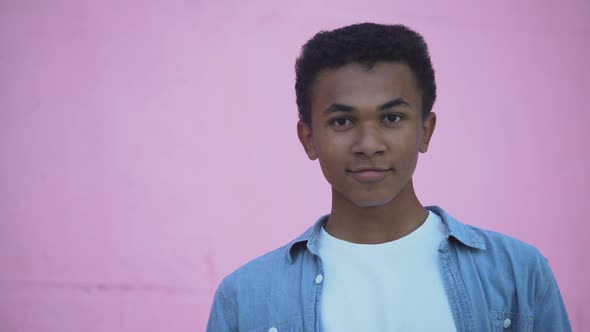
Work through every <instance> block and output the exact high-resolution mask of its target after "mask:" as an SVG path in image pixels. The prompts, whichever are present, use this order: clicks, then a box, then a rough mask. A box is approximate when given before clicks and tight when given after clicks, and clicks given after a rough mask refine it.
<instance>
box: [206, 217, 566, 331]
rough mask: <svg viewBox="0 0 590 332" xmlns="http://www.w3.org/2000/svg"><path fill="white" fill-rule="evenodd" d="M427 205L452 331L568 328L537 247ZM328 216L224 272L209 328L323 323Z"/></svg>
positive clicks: (303, 327)
mask: <svg viewBox="0 0 590 332" xmlns="http://www.w3.org/2000/svg"><path fill="white" fill-rule="evenodd" d="M427 209H428V210H430V211H432V212H434V213H436V214H438V215H439V216H440V217H441V218H442V220H443V223H444V224H445V226H446V236H445V238H444V239H443V240H442V242H441V243H440V246H439V249H438V257H439V263H440V269H441V271H442V276H443V283H444V286H445V291H446V295H447V299H448V301H449V304H450V306H451V311H452V313H453V319H454V322H455V326H456V327H457V331H461V332H463V331H551V332H558V331H571V327H570V323H569V320H568V316H567V312H566V310H565V305H564V303H563V300H562V297H561V294H560V292H559V289H558V287H557V283H556V281H555V277H554V276H553V273H552V272H551V269H550V268H549V265H548V263H547V260H546V259H545V257H543V256H542V254H541V253H540V252H539V251H538V250H537V249H536V248H535V247H533V246H531V245H528V244H526V243H524V242H521V241H519V240H516V239H513V238H511V237H508V236H505V235H502V234H498V233H495V232H491V231H487V230H483V229H480V228H477V227H473V226H469V225H466V224H463V223H461V222H459V221H458V220H456V219H455V218H453V217H452V216H450V215H449V214H448V213H447V212H445V211H444V210H443V209H441V208H440V207H437V206H429V207H427ZM328 217H329V215H326V216H323V217H321V218H320V219H319V220H318V221H317V222H316V223H315V225H313V226H312V227H311V228H309V229H308V230H307V231H305V232H304V233H303V234H302V235H301V236H299V237H298V238H296V239H295V240H293V241H291V242H290V243H289V244H287V245H286V246H283V247H281V248H279V249H276V250H274V251H272V252H269V253H267V254H265V255H263V256H261V257H259V258H257V259H255V260H253V261H251V262H249V263H247V264H246V265H244V266H242V267H240V268H239V269H237V270H236V271H234V272H233V273H231V274H230V275H228V276H227V277H225V278H224V279H223V280H222V282H221V284H220V286H219V287H218V289H217V292H216V293H215V298H214V300H213V306H212V308H211V314H210V317H209V323H208V326H207V331H208V332H223V331H247V332H263V331H264V332H267V331H269V332H285V331H310V332H311V331H315V332H319V331H321V327H320V326H321V325H320V320H321V319H322V318H321V315H320V305H319V301H320V299H321V293H322V285H323V283H324V282H325V281H327V280H329V278H331V276H324V275H323V274H324V272H323V269H322V261H321V259H320V257H319V256H318V255H317V252H318V249H317V245H318V243H317V242H318V235H319V232H320V229H321V227H322V226H323V224H324V223H325V222H326V221H327V220H328ZM408 254H410V255H411V253H408ZM351 287H354V285H351ZM425 318H426V319H427V317H425Z"/></svg>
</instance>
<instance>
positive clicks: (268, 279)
mask: <svg viewBox="0 0 590 332" xmlns="http://www.w3.org/2000/svg"><path fill="white" fill-rule="evenodd" d="M288 250H289V245H284V246H282V247H280V248H277V249H275V250H272V251H270V252H267V253H265V254H263V255H261V256H259V257H256V258H254V259H252V260H250V261H249V262H247V263H245V264H244V265H242V266H240V267H238V268H237V269H235V270H234V271H233V272H231V273H230V274H228V275H227V276H225V277H224V278H223V280H222V281H221V284H220V285H219V291H221V292H223V293H225V294H226V296H228V297H235V296H237V295H239V293H244V292H250V291H256V292H260V291H261V290H263V289H268V288H269V287H270V286H271V284H273V283H276V282H277V281H278V282H280V281H281V280H284V276H285V274H288V273H287V271H288V270H289V269H290V268H292V267H291V265H290V264H289V262H288V260H287V252H288Z"/></svg>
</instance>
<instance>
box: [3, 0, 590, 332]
mask: <svg viewBox="0 0 590 332" xmlns="http://www.w3.org/2000/svg"><path fill="white" fill-rule="evenodd" d="M243 3H244V2H241V1H225V2H221V1H199V0H192V1H188V0H183V1H180V0H176V1H163V0H161V1H127V2H126V3H124V4H123V3H122V2H120V1H93V2H91V1H74V0H62V1H33V0H28V1H18V0H1V1H0V158H1V159H0V268H1V270H0V271H1V272H0V294H1V295H0V330H1V331H24V332H39V331H49V332H62V331H109V332H118V331H144V332H155V331H172V332H176V331H178V332H180V331H200V330H203V329H204V326H205V324H206V319H207V316H208V313H209V307H210V304H211V300H212V294H213V291H214V289H215V287H216V286H217V284H218V282H219V281H220V280H221V278H222V277H223V276H224V275H226V274H227V273H229V272H231V271H232V270H233V269H235V268H236V267H237V266H239V265H241V264H243V263H244V262H246V261H247V260H249V259H251V258H253V257H255V256H257V255H259V254H261V253H263V252H266V251H268V250H270V249H273V248H275V247H277V246H280V245H282V244H284V243H286V242H287V241H289V240H290V239H291V238H292V237H294V236H296V235H298V234H299V232H301V231H302V230H304V229H305V228H306V227H308V226H309V225H310V224H311V223H312V222H313V221H315V219H316V218H317V217H318V216H319V215H321V214H323V213H326V212H328V207H329V188H328V186H327V184H326V183H325V182H324V179H323V177H322V175H321V172H320V170H319V167H318V165H317V164H315V163H312V162H309V161H308V160H307V158H306V157H305V155H304V153H303V150H302V149H301V148H300V146H299V143H298V141H297V138H296V135H295V123H296V107H295V102H294V91H293V85H294V74H293V63H294V60H295V57H296V56H297V54H298V51H299V47H300V46H301V45H302V44H303V43H304V42H305V41H306V40H307V39H308V38H310V37H311V36H312V35H313V34H314V33H315V32H317V31H318V30H320V29H327V28H335V27H338V26H341V25H345V24H349V23H354V22H359V21H367V20H368V21H377V22H383V23H394V22H395V23H397V22H402V23H405V24H408V25H409V26H412V27H414V28H416V29H417V30H418V31H420V32H422V33H423V34H424V35H425V37H426V38H427V40H428V41H429V43H430V46H431V51H432V54H433V61H434V64H435V68H436V70H437V74H438V83H439V96H440V97H439V100H438V102H437V104H436V105H435V111H436V112H437V113H438V116H439V124H438V129H437V132H436V133H435V137H434V142H433V144H432V147H431V151H430V152H429V153H428V154H427V155H425V156H423V158H422V159H421V164H420V166H419V169H418V171H417V175H416V182H417V188H418V192H419V194H420V195H421V197H422V198H423V202H424V203H425V204H439V205H442V206H443V207H445V208H446V209H447V210H449V211H450V212H451V213H452V214H454V215H455V216H457V217H459V218H461V219H462V220H464V221H466V222H468V223H472V224H476V225H479V226H482V227H487V228H493V229H496V230H498V231H502V232H505V233H509V234H511V235H514V236H517V237H519V238H521V239H523V240H526V241H528V242H531V243H533V244H534V245H536V246H538V247H539V248H540V249H541V250H542V251H543V252H544V253H545V255H546V256H547V257H548V258H549V259H550V262H551V264H552V266H553V268H554V271H555V274H556V276H557V279H558V281H559V283H560V285H561V289H562V292H563V295H564V297H565V300H566V303H567V307H568V309H569V312H570V316H571V319H572V322H573V325H574V328H575V329H576V330H578V331H583V330H590V318H589V317H590V312H589V311H588V309H587V308H588V307H589V306H590V285H589V284H588V280H590V264H589V261H590V260H589V259H588V256H587V253H586V252H585V251H586V250H585V249H586V248H585V247H583V245H582V244H583V243H584V242H587V241H588V240H587V237H588V232H589V231H590V226H588V221H587V218H588V216H589V215H590V207H589V206H590V205H589V204H588V202H587V200H588V197H589V196H590V195H589V194H590V189H588V188H589V187H590V176H589V175H588V170H589V169H590V157H589V154H588V147H587V142H586V141H587V140H588V139H589V138H590V135H589V134H588V132H587V131H585V130H586V127H587V126H588V123H589V122H590V115H589V114H590V113H589V111H588V110H587V106H586V103H587V102H588V101H587V95H588V89H589V88H590V85H589V83H588V77H590V65H589V62H588V61H587V57H588V55H589V51H590V42H589V41H590V39H589V38H588V35H589V33H590V23H589V21H588V19H587V17H588V15H589V14H590V6H589V4H588V2H584V1H582V0H580V1H532V0H529V1H518V2H516V1H508V0H504V1H486V2H485V3H484V2H477V3H478V4H477V5H476V4H474V2H473V1H468V0H453V1H446V2H445V4H442V2H440V1H435V0H431V1H414V0H403V1H391V0H383V1H372V2H370V3H367V2H361V1H341V0H329V1H328V0H326V1H311V0H310V1H305V2H301V1H285V2H283V3H280V4H279V3H278V2H277V1H271V0H268V1H255V2H250V5H248V6H246V5H243Z"/></svg>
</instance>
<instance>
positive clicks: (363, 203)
mask: <svg viewBox="0 0 590 332" xmlns="http://www.w3.org/2000/svg"><path fill="white" fill-rule="evenodd" d="M393 199H394V197H388V198H381V199H377V198H374V199H368V198H364V199H351V200H350V201H351V202H352V203H353V204H354V205H356V206H358V207H377V206H382V205H385V204H387V203H389V202H391V201H392V200H393Z"/></svg>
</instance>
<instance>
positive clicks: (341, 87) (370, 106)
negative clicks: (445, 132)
mask: <svg viewBox="0 0 590 332" xmlns="http://www.w3.org/2000/svg"><path fill="white" fill-rule="evenodd" d="M311 92H312V93H311V119H312V120H311V125H310V124H306V123H304V122H302V121H299V122H298V123H297V133H298V136H299V140H300V141H301V144H302V145H303V147H304V149H305V152H306V154H307V156H308V157H309V159H311V160H316V159H318V160H319V162H320V166H321V168H322V172H323V173H324V176H325V177H326V180H327V181H328V182H329V183H330V185H331V186H332V210H331V215H330V219H329V220H328V222H327V223H326V225H325V229H326V231H327V232H328V233H330V234H331V235H332V236H334V237H336V238H339V239H342V240H345V241H349V242H353V243H363V244H377V243H385V242H389V241H393V240H397V239H399V238H401V237H404V236H406V235H408V234H410V233H411V232H413V231H414V230H416V229H417V228H418V227H420V225H422V223H424V221H425V220H426V218H427V216H428V211H427V210H426V209H425V208H424V207H423V206H422V204H421V203H420V201H419V200H418V198H417V196H416V193H415V191H414V186H413V182H412V176H413V174H414V171H415V169H416V164H417V161H418V155H419V153H425V152H426V151H427V150H428V144H429V143H430V138H431V137H432V133H433V132H434V129H435V126H436V114H434V113H430V114H429V115H428V117H426V118H424V117H423V116H422V99H421V93H420V90H419V89H418V87H417V85H416V80H415V76H414V74H413V73H412V72H411V70H410V68H409V67H408V66H407V65H405V64H403V63H399V62H379V63H376V64H375V65H374V66H373V67H372V68H371V69H370V70H368V69H367V68H366V67H365V66H362V65H360V64H356V63H351V64H348V65H345V66H343V67H339V68H336V69H330V70H325V71H323V72H321V73H320V75H319V76H318V78H317V80H316V82H315V83H314V85H313V86H312V90H311Z"/></svg>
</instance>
